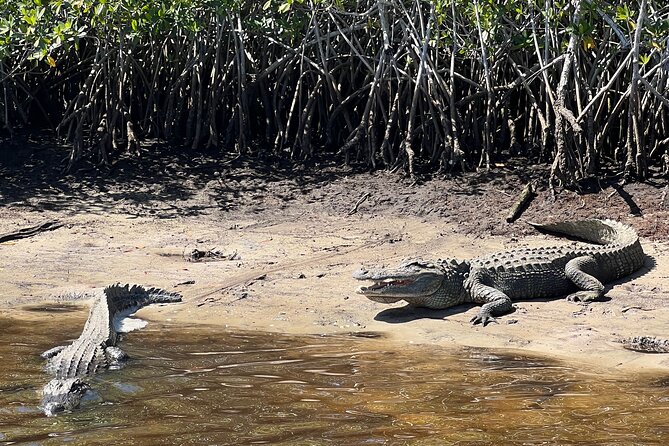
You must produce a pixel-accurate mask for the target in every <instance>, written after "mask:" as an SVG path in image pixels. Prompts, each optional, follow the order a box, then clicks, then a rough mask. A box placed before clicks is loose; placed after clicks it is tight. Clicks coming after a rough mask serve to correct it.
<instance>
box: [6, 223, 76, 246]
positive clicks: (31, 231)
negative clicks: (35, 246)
mask: <svg viewBox="0 0 669 446" xmlns="http://www.w3.org/2000/svg"><path fill="white" fill-rule="evenodd" d="M61 226H63V224H62V223H60V222H58V221H47V222H45V223H42V224H39V225H37V226H31V227H29V228H22V229H19V230H18V231H14V232H8V233H6V234H2V235H0V243H3V242H8V241H10V240H17V239H21V238H27V237H32V236H33V235H36V234H39V233H40V232H46V231H53V230H54V229H58V228H60V227H61Z"/></svg>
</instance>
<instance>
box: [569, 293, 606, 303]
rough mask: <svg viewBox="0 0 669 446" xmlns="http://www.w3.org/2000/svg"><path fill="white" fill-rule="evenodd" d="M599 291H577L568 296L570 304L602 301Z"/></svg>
mask: <svg viewBox="0 0 669 446" xmlns="http://www.w3.org/2000/svg"><path fill="white" fill-rule="evenodd" d="M601 297H602V296H601V295H600V294H599V293H598V292H597V291H577V292H575V293H571V294H570V295H569V296H567V301H568V302H594V301H596V300H599V299H601Z"/></svg>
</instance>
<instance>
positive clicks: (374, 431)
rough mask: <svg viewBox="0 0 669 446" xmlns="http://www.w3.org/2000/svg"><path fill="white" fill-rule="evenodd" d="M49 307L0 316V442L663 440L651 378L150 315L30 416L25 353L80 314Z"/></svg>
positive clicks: (59, 337)
mask: <svg viewBox="0 0 669 446" xmlns="http://www.w3.org/2000/svg"><path fill="white" fill-rule="evenodd" d="M61 316H63V314H59V315H58V317H61ZM56 319H57V318H56V317H54V315H53V314H51V315H49V317H45V318H44V319H43V321H40V322H30V323H29V322H25V321H20V320H7V319H0V371H1V372H2V373H1V376H0V444H15V442H16V443H20V444H35V445H38V444H44V445H48V444H96V443H105V444H123V445H126V444H137V445H154V444H174V445H181V444H229V445H237V444H243V445H252V444H273V445H275V444H285V445H403V444H416V445H443V444H467V445H478V444H480V445H483V444H532V445H538V444H578V445H595V444H615V445H638V444H669V384H667V379H666V377H664V378H663V377H662V376H656V377H651V376H647V375H644V376H641V375H640V376H631V377H624V376H618V377H616V376H608V375H607V376H604V375H598V374H587V373H583V372H581V371H579V370H576V369H574V368H573V367H567V366H565V365H563V364H560V363H558V362H554V361H550V360H545V359H537V358H529V357H524V356H518V355H514V354H500V353H492V352H486V351H481V350H463V351H459V352H451V353H448V352H444V351H440V350H436V349H428V348H414V347H406V348H402V349H401V350H398V349H397V347H396V346H393V345H390V344H389V343H387V342H385V341H383V340H378V339H370V338H353V337H319V336H313V337H296V336H283V335H277V334H268V333H255V332H253V333H249V332H243V333H240V332H231V331H225V330H224V329H221V328H210V327H207V328H204V327H187V328H184V327H183V326H177V325H176V324H175V325H165V326H160V325H159V324H155V323H152V324H149V326H148V327H147V328H146V329H144V330H142V331H140V332H134V333H131V334H129V335H128V336H127V338H126V339H124V341H123V342H122V347H123V348H124V349H125V350H126V351H127V352H128V353H129V354H130V355H131V357H132V358H133V359H132V360H131V361H130V363H129V364H128V366H127V367H125V368H124V369H122V370H117V371H109V372H106V373H103V374H100V375H98V376H97V377H96V378H95V379H94V380H93V381H92V386H93V389H94V391H93V392H90V393H89V395H87V397H86V398H85V400H84V402H83V403H82V407H81V408H79V409H78V410H76V411H75V412H73V413H71V414H63V415H60V416H58V417H55V418H46V417H45V416H44V415H43V414H42V413H41V412H40V411H39V409H38V408H37V407H36V406H37V404H38V402H39V391H40V389H41V387H42V386H43V385H44V384H45V383H46V382H47V381H48V380H49V377H48V376H47V375H46V374H45V373H44V372H43V370H42V361H41V360H40V359H39V356H38V355H39V353H40V352H41V351H43V350H45V349H47V348H50V347H53V346H54V345H57V344H58V343H63V342H64V341H66V340H68V338H74V337H76V336H78V334H79V331H80V329H81V326H82V324H83V320H82V319H79V318H72V317H69V316H68V317H66V318H65V322H60V323H56V322H55V320H56ZM667 375H669V371H668V373H667Z"/></svg>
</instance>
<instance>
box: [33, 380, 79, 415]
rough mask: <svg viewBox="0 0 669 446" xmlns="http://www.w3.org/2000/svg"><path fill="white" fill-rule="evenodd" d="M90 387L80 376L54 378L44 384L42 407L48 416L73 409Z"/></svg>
mask: <svg viewBox="0 0 669 446" xmlns="http://www.w3.org/2000/svg"><path fill="white" fill-rule="evenodd" d="M89 388H90V387H89V386H88V384H86V383H85V382H83V381H82V380H81V379H80V378H54V379H52V380H51V381H49V383H48V384H47V385H46V386H44V390H43V391H42V403H41V404H40V407H41V408H42V410H43V411H44V413H45V414H46V416H48V417H53V416H55V415H56V414H57V413H59V412H64V411H67V410H72V409H74V408H75V407H77V406H78V405H79V402H80V401H81V397H83V396H84V394H85V393H86V391H87V390H88V389H89Z"/></svg>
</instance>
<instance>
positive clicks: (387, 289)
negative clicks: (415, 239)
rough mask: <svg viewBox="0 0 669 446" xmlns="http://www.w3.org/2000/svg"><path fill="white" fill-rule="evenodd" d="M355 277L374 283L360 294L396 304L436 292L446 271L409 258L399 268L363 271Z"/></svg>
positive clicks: (359, 290) (437, 265) (365, 287)
mask: <svg viewBox="0 0 669 446" xmlns="http://www.w3.org/2000/svg"><path fill="white" fill-rule="evenodd" d="M353 278H354V279H357V280H365V281H371V282H373V283H372V284H371V285H368V286H361V287H359V288H358V289H357V290H356V292H357V293H359V294H362V295H364V296H366V297H368V298H369V299H371V300H373V301H375V302H381V303H393V302H397V301H399V300H402V299H407V298H409V299H410V298H412V297H419V296H428V295H432V294H434V293H436V292H437V290H438V289H439V288H440V287H441V285H442V282H443V280H444V269H443V268H442V266H441V265H439V264H435V263H433V262H426V261H424V260H421V259H409V260H405V261H403V262H402V263H400V264H399V266H397V267H396V268H378V269H370V270H368V269H364V268H362V269H359V270H358V271H356V272H355V273H353Z"/></svg>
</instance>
